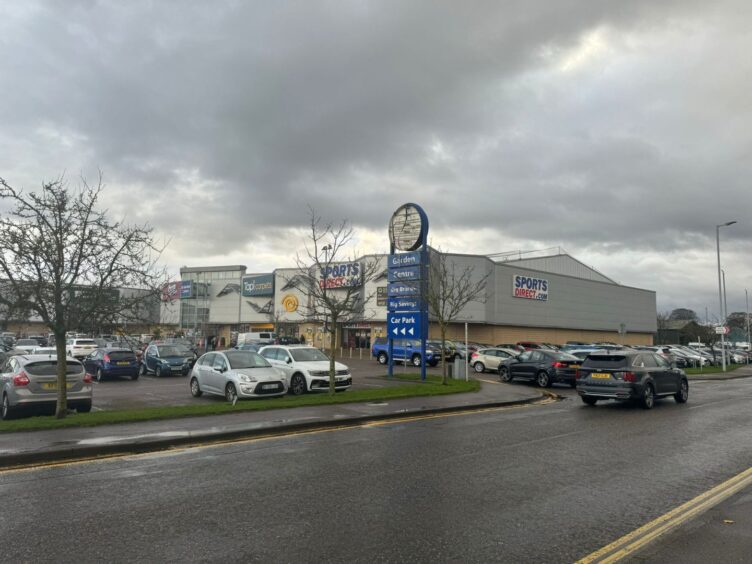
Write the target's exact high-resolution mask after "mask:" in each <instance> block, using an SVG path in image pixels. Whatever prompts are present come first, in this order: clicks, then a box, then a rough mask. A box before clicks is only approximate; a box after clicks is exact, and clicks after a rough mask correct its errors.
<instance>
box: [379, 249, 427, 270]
mask: <svg viewBox="0 0 752 564" xmlns="http://www.w3.org/2000/svg"><path fill="white" fill-rule="evenodd" d="M420 259H421V254H420V251H415V252H413V253H399V254H394V255H389V259H388V260H387V264H388V265H389V268H402V267H404V266H419V265H420V264H421V260H420Z"/></svg>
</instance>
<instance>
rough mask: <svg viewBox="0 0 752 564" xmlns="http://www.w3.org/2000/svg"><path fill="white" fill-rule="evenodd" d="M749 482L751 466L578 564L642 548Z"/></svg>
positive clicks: (613, 559)
mask: <svg viewBox="0 0 752 564" xmlns="http://www.w3.org/2000/svg"><path fill="white" fill-rule="evenodd" d="M749 485H752V468H748V469H747V470H745V471H744V472H741V473H739V474H737V475H736V476H734V477H732V478H729V479H728V480H726V481H725V482H723V483H721V484H719V485H717V486H715V487H714V488H711V489H710V490H708V491H706V492H704V493H702V494H700V495H698V496H697V497H695V498H694V499H691V500H689V501H688V502H686V503H684V504H682V505H680V506H679V507H676V508H674V509H672V510H671V511H669V512H668V513H665V514H664V515H661V516H660V517H658V518H656V519H654V520H652V521H650V522H649V523H646V524H645V525H643V526H642V527H639V528H638V529H635V530H634V531H632V532H630V533H627V534H626V535H624V536H623V537H621V538H619V539H617V540H615V541H614V542H612V543H610V544H608V545H606V546H604V547H603V548H600V549H598V550H596V551H595V552H593V553H591V554H589V555H588V556H585V557H584V558H582V559H580V560H578V561H577V564H591V563H596V562H597V563H603V564H605V563H613V562H619V561H620V560H623V559H624V558H626V557H628V556H632V555H633V554H634V553H635V552H637V551H639V550H641V549H642V548H645V547H646V546H647V545H648V544H650V543H651V542H652V541H654V540H656V539H657V538H658V537H660V536H661V535H664V534H666V533H668V532H669V531H671V530H673V529H675V528H676V527H678V526H680V525H682V524H683V523H685V522H687V521H688V520H690V519H692V518H693V517H696V516H697V515H700V514H701V513H704V512H705V511H707V510H708V509H710V508H711V507H713V506H715V505H717V504H719V503H720V502H722V501H723V500H725V499H727V498H729V497H731V496H732V495H734V494H735V493H736V492H738V491H739V490H741V489H743V488H745V487H747V486H749Z"/></svg>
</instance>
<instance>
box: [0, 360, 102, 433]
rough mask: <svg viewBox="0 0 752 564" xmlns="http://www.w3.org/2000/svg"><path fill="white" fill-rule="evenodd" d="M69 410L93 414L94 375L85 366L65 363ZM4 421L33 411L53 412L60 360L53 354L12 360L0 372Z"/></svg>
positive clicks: (75, 362) (1, 413) (72, 362)
mask: <svg viewBox="0 0 752 564" xmlns="http://www.w3.org/2000/svg"><path fill="white" fill-rule="evenodd" d="M65 366H66V368H65V373H66V387H67V389H68V407H70V408H71V409H76V410H77V411H78V412H79V413H88V412H89V411H91V400H92V385H91V375H89V374H86V372H85V370H84V366H83V364H81V363H80V362H79V361H77V360H74V359H72V358H70V357H68V358H66V359H65ZM0 372H1V373H0V385H1V386H2V411H1V412H0V415H1V416H2V418H3V419H12V418H13V417H15V416H17V415H20V414H21V413H22V412H29V411H31V410H32V409H35V408H38V409H44V410H47V411H49V410H52V409H54V408H55V404H56V402H57V358H56V357H55V355H49V354H29V355H16V356H11V357H9V358H8V359H6V361H5V362H4V363H3V366H2V368H0Z"/></svg>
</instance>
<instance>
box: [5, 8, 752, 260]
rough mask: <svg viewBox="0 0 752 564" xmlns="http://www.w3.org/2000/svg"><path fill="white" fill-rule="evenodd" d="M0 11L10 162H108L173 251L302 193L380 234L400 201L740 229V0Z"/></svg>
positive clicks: (282, 222) (265, 229)
mask: <svg viewBox="0 0 752 564" xmlns="http://www.w3.org/2000/svg"><path fill="white" fill-rule="evenodd" d="M3 12H4V13H3ZM0 15H2V16H4V17H3V18H2V20H3V21H4V23H0V31H1V32H2V33H0V102H1V103H0V119H1V120H2V123H3V128H2V131H0V166H1V167H2V176H4V177H6V178H7V179H8V180H10V181H13V180H14V177H15V178H17V179H22V180H24V181H29V180H30V179H33V181H34V182H33V183H32V184H34V185H35V184H36V183H37V182H38V181H39V180H41V177H47V178H49V177H52V176H56V175H58V174H59V173H60V172H61V170H62V169H63V168H65V169H68V170H72V171H78V170H83V171H92V170H96V169H97V168H101V169H103V170H104V172H105V175H106V178H107V180H108V183H109V186H110V188H111V189H112V190H113V192H114V194H112V195H111V196H110V197H111V201H112V202H113V205H114V206H115V207H116V208H117V209H119V210H125V212H127V213H128V214H129V217H133V218H139V219H147V220H149V221H151V222H153V223H155V224H156V225H157V226H158V227H159V228H160V229H163V230H164V231H165V232H167V233H169V234H170V235H172V237H173V242H174V245H176V246H175V249H176V251H175V254H176V255H178V256H181V257H183V256H184V257H185V258H184V260H183V262H185V263H187V262H196V261H197V260H198V261H200V260H201V258H200V257H210V256H215V255H220V254H223V255H227V254H230V253H233V252H240V251H242V250H244V249H248V248H249V245H250V248H253V245H254V244H262V239H261V233H263V235H264V237H269V236H270V233H271V234H274V233H275V232H276V233H278V234H279V238H280V239H282V238H286V237H288V236H289V233H283V231H284V230H286V229H287V228H290V227H300V226H301V225H304V224H305V223H306V220H307V217H306V206H305V204H306V203H311V204H312V205H314V206H315V207H316V208H317V210H318V211H322V212H324V213H325V214H326V215H327V216H329V217H331V218H333V219H335V220H337V219H339V218H344V217H347V218H349V219H350V220H351V221H352V222H353V223H354V224H355V225H356V226H362V227H367V228H373V229H382V228H383V226H384V224H385V223H386V220H387V218H388V214H389V211H390V210H392V209H393V208H395V207H396V206H397V205H399V204H401V203H403V202H404V201H406V200H414V201H419V202H421V203H424V204H425V207H426V208H427V209H428V210H429V212H430V213H431V216H432V224H433V225H435V226H436V227H437V228H439V229H444V230H463V229H469V228H472V229H482V228H492V229H496V230H498V231H499V233H500V240H502V239H501V237H502V234H503V236H504V237H509V238H512V239H515V240H524V239H526V238H527V239H532V240H535V241H539V242H543V243H548V244H562V245H564V246H567V247H569V248H574V249H578V250H581V251H586V250H588V249H589V250H591V251H592V252H594V253H608V252H615V251H616V250H625V249H632V250H635V249H636V250H642V251H645V252H671V251H675V250H681V249H691V248H695V247H697V246H707V245H708V244H709V242H710V240H711V239H712V238H713V236H714V225H715V224H716V223H718V222H721V221H725V220H727V219H729V218H734V219H740V224H739V226H738V228H736V229H734V230H729V233H728V237H729V238H730V239H732V240H733V241H734V244H736V245H739V246H740V248H741V249H742V250H743V249H744V248H745V247H744V241H746V240H749V238H750V236H752V227H750V226H752V221H747V222H746V223H744V224H743V222H742V221H741V220H742V219H743V218H742V215H744V214H747V213H748V212H747V211H746V210H747V209H748V207H749V204H750V202H751V201H752V198H750V196H749V190H748V188H747V178H749V177H750V174H749V173H750V172H751V171H750V170H749V168H750V164H749V159H748V155H749V153H750V148H752V147H750V141H751V139H750V134H749V131H750V128H749V119H750V110H751V109H752V107H751V106H750V102H749V100H750V98H749V97H748V96H746V95H745V93H746V90H747V88H746V87H747V83H746V77H747V76H749V72H750V71H752V68H750V67H752V63H751V62H750V60H748V57H746V56H745V53H747V52H748V51H749V47H750V45H749V38H748V35H747V34H746V27H745V25H744V21H749V16H750V12H749V8H748V7H747V6H746V3H743V2H718V3H712V4H710V3H707V2H699V1H690V0H681V1H680V0H676V1H668V2H655V1H654V0H645V1H631V2H622V1H611V2H607V1H587V2H586V1H573V0H559V1H556V2H550V1H538V2H533V1H507V2H476V3H472V4H468V3H457V2H435V1H430V2H365V1H359V2H253V3H252V2H222V3H219V2H194V3H189V2H95V1H81V2H41V3H37V4H26V3H24V4H23V5H22V4H20V3H19V4H18V5H13V3H11V4H9V5H8V6H6V7H5V8H0ZM593 34H595V35H593ZM165 210H169V213H170V215H171V216H172V217H171V219H170V220H169V221H166V220H165V219H164V215H165ZM175 218H182V219H183V220H181V221H175ZM709 238H710V239H709ZM500 247H503V245H500Z"/></svg>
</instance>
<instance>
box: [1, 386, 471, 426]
mask: <svg viewBox="0 0 752 564" xmlns="http://www.w3.org/2000/svg"><path fill="white" fill-rule="evenodd" d="M397 378H398V379H400V380H411V381H416V383H415V384H404V385H399V386H395V387H394V388H380V389H376V390H348V391H346V392H339V393H338V394H336V395H335V396H329V394H325V393H321V394H307V395H304V396H283V397H281V398H270V399H262V400H243V401H239V402H238V403H237V404H236V405H234V406H233V405H232V404H229V403H226V402H223V401H221V399H219V398H206V399H204V398H201V400H197V401H201V403H200V404H197V405H179V406H166V407H145V408H143V409H128V410H120V411H95V412H92V413H76V414H72V415H69V416H68V417H66V418H65V419H55V418H54V417H51V416H37V417H30V418H27V419H16V420H10V421H0V433H10V432H16V431H42V430H48V429H63V428H67V427H96V426H98V425H112V424H116V423H135V422H138V421H158V420H164V419H178V418H181V417H201V416H206V415H224V414H227V413H241V412H246V411H263V410H267V409H283V408H293V407H307V406H315V405H332V404H340V403H358V402H366V401H384V400H390V399H401V398H412V397H424V396H440V395H446V394H459V393H463V392H477V391H478V390H479V389H480V383H479V382H478V381H477V380H470V381H469V382H465V381H458V380H450V381H449V384H448V385H446V386H444V385H442V384H441V378H440V377H436V376H429V377H428V379H427V380H426V382H420V376H415V375H411V374H401V375H399V376H397ZM202 400H203V401H202ZM204 401H205V402H206V403H204Z"/></svg>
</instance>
